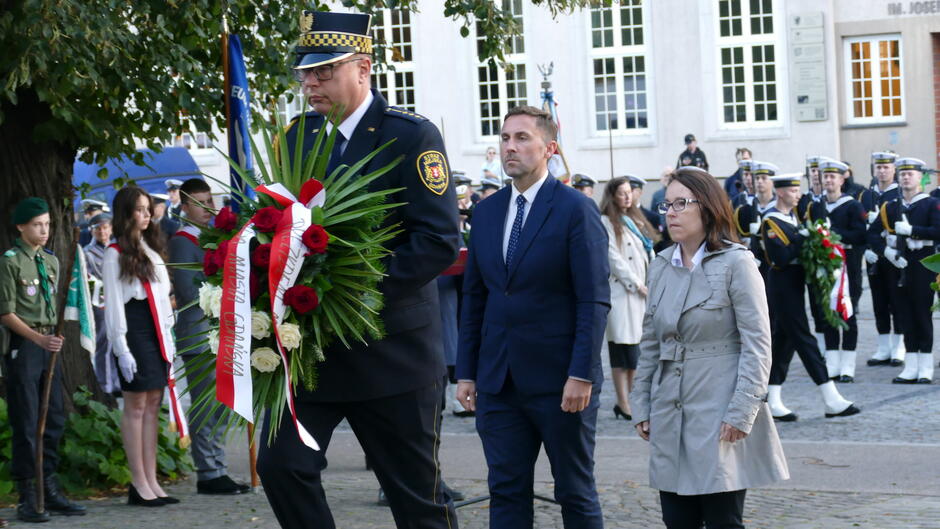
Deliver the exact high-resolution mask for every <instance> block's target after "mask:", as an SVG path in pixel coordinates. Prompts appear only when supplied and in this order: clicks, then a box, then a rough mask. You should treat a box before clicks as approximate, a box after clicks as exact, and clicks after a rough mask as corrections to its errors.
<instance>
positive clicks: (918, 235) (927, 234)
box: [868, 193, 940, 252]
mask: <svg viewBox="0 0 940 529" xmlns="http://www.w3.org/2000/svg"><path fill="white" fill-rule="evenodd" d="M898 208H901V211H900V213H902V214H904V215H906V216H907V221H908V222H909V223H910V224H911V234H910V235H909V236H907V239H909V240H911V241H933V244H931V245H929V246H930V247H931V248H932V247H933V245H934V244H936V243H937V241H940V199H938V198H935V197H931V196H929V195H927V194H926V193H918V194H917V195H915V196H914V198H913V199H912V200H911V203H910V204H907V205H905V204H903V203H902V201H901V200H900V199H899V200H894V201H891V202H888V203H886V204H883V205H882V206H881V212H880V213H879V215H878V217H879V220H878V221H876V222H874V223H873V224H872V225H871V228H869V230H868V234H869V240H872V234H873V232H874V234H875V235H882V234H884V235H896V233H895V231H894V223H895V222H897V221H898V219H900V218H901V215H900V214H899V213H898ZM878 238H879V239H881V242H880V245H881V246H880V249H881V251H882V252H883V251H884V248H885V242H886V241H885V238H883V237H880V236H879V237H878ZM898 249H899V250H902V251H907V248H898Z"/></svg>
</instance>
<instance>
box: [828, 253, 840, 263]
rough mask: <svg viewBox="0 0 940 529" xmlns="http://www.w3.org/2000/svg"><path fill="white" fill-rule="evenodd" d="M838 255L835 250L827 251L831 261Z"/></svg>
mask: <svg viewBox="0 0 940 529" xmlns="http://www.w3.org/2000/svg"><path fill="white" fill-rule="evenodd" d="M838 257H839V256H838V255H836V253H835V252H829V258H830V259H832V260H833V261H834V260H836V259H837V258H838Z"/></svg>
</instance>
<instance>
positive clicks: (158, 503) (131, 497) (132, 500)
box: [127, 485, 166, 507]
mask: <svg viewBox="0 0 940 529" xmlns="http://www.w3.org/2000/svg"><path fill="white" fill-rule="evenodd" d="M127 504H128V505H138V506H140V507H163V506H164V505H166V501H164V499H163V498H154V499H152V500H145V499H144V498H143V497H142V496H141V495H140V493H139V492H137V489H136V488H134V485H131V486H130V488H128V489H127Z"/></svg>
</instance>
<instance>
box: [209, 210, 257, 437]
mask: <svg viewBox="0 0 940 529" xmlns="http://www.w3.org/2000/svg"><path fill="white" fill-rule="evenodd" d="M254 237H255V230H254V226H253V224H252V223H251V222H249V223H247V224H245V226H243V227H242V229H241V230H239V232H238V233H237V234H236V235H235V236H234V237H232V239H231V240H230V241H229V245H228V250H227V251H226V254H225V265H224V268H223V274H222V304H221V310H220V313H219V354H218V357H217V358H216V362H215V376H216V386H215V387H216V398H217V399H218V400H219V402H221V403H222V404H225V405H226V406H228V407H229V408H231V409H232V410H233V411H234V412H235V413H237V414H239V415H241V416H242V417H244V418H245V420H246V421H248V422H250V423H253V422H254V413H253V410H252V386H251V287H250V285H251V283H250V281H249V279H250V277H251V255H250V254H249V248H250V244H251V240H252V239H254Z"/></svg>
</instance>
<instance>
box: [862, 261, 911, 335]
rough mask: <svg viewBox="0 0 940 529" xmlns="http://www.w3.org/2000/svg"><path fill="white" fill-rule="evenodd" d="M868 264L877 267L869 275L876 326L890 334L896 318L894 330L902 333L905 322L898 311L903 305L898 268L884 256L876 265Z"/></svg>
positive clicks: (883, 332) (884, 332)
mask: <svg viewBox="0 0 940 529" xmlns="http://www.w3.org/2000/svg"><path fill="white" fill-rule="evenodd" d="M868 266H874V267H875V271H874V273H872V274H869V275H868V286H869V287H870V288H871V305H872V311H873V312H874V313H875V328H876V329H878V334H890V333H891V329H892V327H891V323H892V320H894V321H893V323H894V332H895V334H901V333H902V332H903V330H904V327H903V325H904V324H903V322H902V320H901V317H900V314H899V313H898V308H899V306H900V305H901V304H900V303H899V299H898V269H897V268H895V267H894V265H892V264H891V263H889V262H888V260H887V259H885V258H884V257H880V258H879V259H878V262H877V263H875V264H874V265H868Z"/></svg>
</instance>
